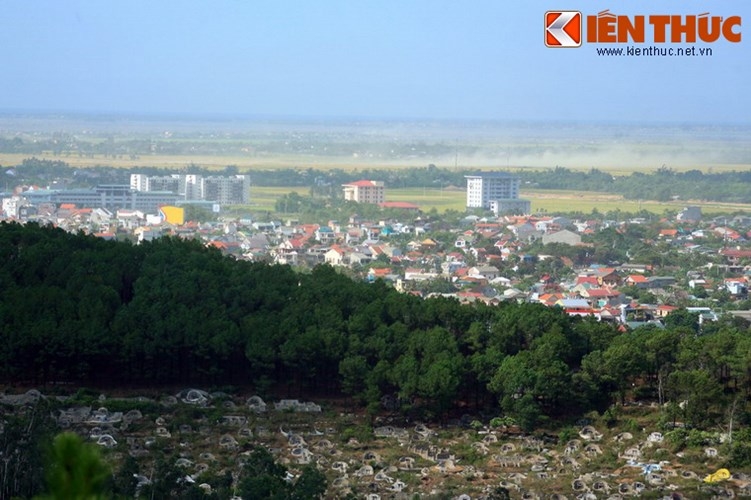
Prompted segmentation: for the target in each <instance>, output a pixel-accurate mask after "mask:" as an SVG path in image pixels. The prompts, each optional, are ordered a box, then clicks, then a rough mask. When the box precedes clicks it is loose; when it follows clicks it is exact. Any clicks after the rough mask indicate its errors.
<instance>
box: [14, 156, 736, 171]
mask: <svg viewBox="0 0 751 500" xmlns="http://www.w3.org/2000/svg"><path fill="white" fill-rule="evenodd" d="M31 156H34V157H36V158H39V159H44V160H52V161H54V160H60V161H64V162H66V163H68V164H69V165H70V166H72V167H76V168H87V167H101V166H107V167H114V168H138V167H159V168H174V169H181V168H185V167H187V166H189V165H191V164H194V165H198V166H199V167H203V168H208V169H211V170H221V169H224V168H225V167H227V166H229V165H234V166H236V167H237V168H238V169H239V170H240V171H241V172H251V173H252V172H253V170H273V169H280V168H299V169H308V168H313V169H317V170H329V169H342V170H350V171H353V170H354V171H356V170H364V169H384V170H394V169H403V168H414V167H426V166H427V165H428V164H430V163H434V164H435V165H436V166H438V167H440V168H453V160H451V161H448V160H447V159H445V158H443V159H441V158H438V159H433V160H429V159H425V158H414V159H409V160H383V159H377V158H376V159H372V158H362V157H358V158H355V157H343V156H324V155H312V154H311V155H274V156H271V155H261V154H251V153H249V154H247V155H244V156H240V155H238V156H202V155H142V156H139V157H138V158H136V159H131V158H130V157H128V156H126V155H123V156H120V157H117V158H112V157H111V156H105V155H91V156H78V155H75V154H61V155H53V154H52V153H51V152H48V153H43V154H38V155H29V154H15V153H0V166H6V167H8V166H12V165H18V164H20V163H21V162H22V161H23V160H24V159H26V158H30V157H31ZM441 160H443V161H441ZM459 167H460V168H461V169H477V170H510V171H515V170H531V171H536V170H549V169H551V168H555V164H551V165H549V166H525V165H523V164H522V165H515V164H513V163H512V164H507V163H506V162H505V161H503V159H500V158H499V159H498V161H497V162H493V161H489V160H484V161H481V162H479V163H476V164H472V163H465V162H462V163H461V164H460V165H459ZM565 167H566V168H568V169H570V170H585V171H586V170H590V169H591V168H592V166H591V165H587V164H583V165H577V164H572V165H565ZM669 167H670V168H671V169H673V170H674V171H676V172H685V171H687V170H701V171H702V172H709V171H712V172H717V173H719V172H729V171H733V170H735V171H745V170H749V169H751V165H746V164H707V163H697V164H695V165H694V164H676V165H669ZM596 168H598V169H599V170H602V171H607V172H611V173H612V174H613V175H629V174H630V173H632V172H644V173H649V172H654V171H655V170H656V168H657V167H655V166H654V165H651V164H650V165H644V166H635V167H623V166H616V165H613V166H607V165H605V166H602V165H600V166H597V167H596Z"/></svg>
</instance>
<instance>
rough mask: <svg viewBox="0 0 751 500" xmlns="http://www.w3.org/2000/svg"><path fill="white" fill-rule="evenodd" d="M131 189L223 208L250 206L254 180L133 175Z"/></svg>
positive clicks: (227, 177) (235, 176) (179, 175)
mask: <svg viewBox="0 0 751 500" xmlns="http://www.w3.org/2000/svg"><path fill="white" fill-rule="evenodd" d="M130 187H131V189H133V190H136V191H140V192H152V191H165V192H171V193H175V194H177V195H179V196H180V198H181V199H182V200H185V201H196V200H197V201H213V202H216V203H219V204H222V205H233V204H234V205H246V204H248V203H250V176H247V175H230V176H219V175H209V176H206V177H204V176H203V175H197V174H173V175H165V176H157V175H151V176H150V175H145V174H131V176H130Z"/></svg>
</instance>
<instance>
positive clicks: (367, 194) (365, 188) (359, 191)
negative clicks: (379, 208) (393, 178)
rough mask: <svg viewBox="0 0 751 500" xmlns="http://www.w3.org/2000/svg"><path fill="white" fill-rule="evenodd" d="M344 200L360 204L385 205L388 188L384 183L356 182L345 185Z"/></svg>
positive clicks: (343, 186)
mask: <svg viewBox="0 0 751 500" xmlns="http://www.w3.org/2000/svg"><path fill="white" fill-rule="evenodd" d="M342 188H343V189H344V199H345V200H347V201H356V202H358V203H383V202H384V201H386V188H385V187H384V185H383V181H367V180H362V181H355V182H351V183H349V184H343V185H342Z"/></svg>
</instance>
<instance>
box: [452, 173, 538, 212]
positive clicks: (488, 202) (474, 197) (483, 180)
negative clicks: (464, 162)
mask: <svg viewBox="0 0 751 500" xmlns="http://www.w3.org/2000/svg"><path fill="white" fill-rule="evenodd" d="M464 178H465V179H467V208H484V209H487V210H493V212H495V213H496V214H498V213H502V212H506V211H515V212H523V213H529V211H530V207H531V203H530V202H529V201H528V200H522V199H520V198H519V185H520V184H521V180H520V179H519V178H518V177H514V176H513V175H511V174H509V173H506V172H479V173H477V174H473V175H465V176H464Z"/></svg>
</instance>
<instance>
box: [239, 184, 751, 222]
mask: <svg viewBox="0 0 751 500" xmlns="http://www.w3.org/2000/svg"><path fill="white" fill-rule="evenodd" d="M293 191H294V192H296V193H298V194H300V195H303V196H305V195H307V194H308V193H309V190H308V188H303V187H263V186H253V187H251V194H250V196H251V204H252V206H253V208H254V209H257V210H264V211H273V210H274V203H275V202H276V200H277V199H278V198H279V197H280V196H282V195H284V194H287V193H290V192H293ZM520 197H521V198H525V199H528V200H530V201H531V202H532V212H549V213H561V212H568V213H570V212H582V213H585V214H587V213H592V211H593V210H597V211H598V212H600V213H604V214H606V213H607V212H615V211H620V212H631V213H635V212H638V211H640V210H647V211H648V212H651V213H654V214H656V215H662V214H664V213H665V212H666V211H679V210H681V209H683V208H684V207H685V206H687V205H698V206H701V207H702V211H703V212H704V213H705V214H708V215H709V214H717V213H731V212H737V211H751V204H734V203H719V202H694V201H692V202H686V201H680V200H678V201H674V202H664V203H663V202H657V201H638V200H626V199H624V198H623V197H622V196H618V195H613V194H609V193H590V192H586V191H563V190H559V191H556V190H522V192H521V195H520ZM386 200H387V201H407V202H410V203H414V204H416V205H419V206H420V208H421V209H422V211H423V212H427V211H430V210H432V209H433V208H435V209H436V210H438V212H444V211H446V210H459V211H464V210H465V208H466V192H465V191H464V190H463V189H456V188H454V189H429V188H425V189H419V188H416V189H415V188H411V189H388V190H387V191H386Z"/></svg>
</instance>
